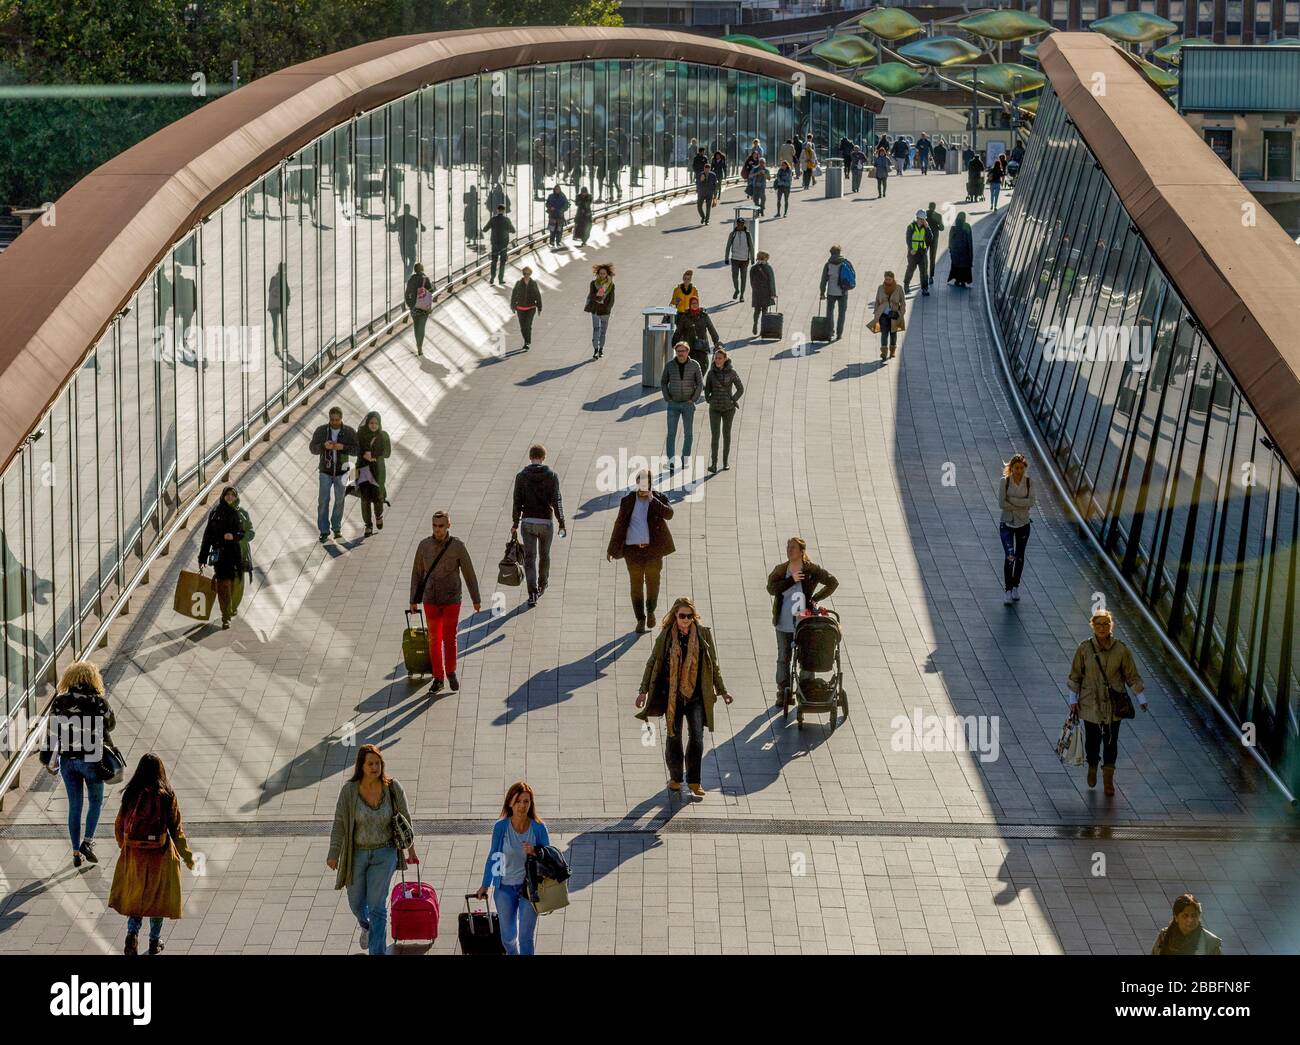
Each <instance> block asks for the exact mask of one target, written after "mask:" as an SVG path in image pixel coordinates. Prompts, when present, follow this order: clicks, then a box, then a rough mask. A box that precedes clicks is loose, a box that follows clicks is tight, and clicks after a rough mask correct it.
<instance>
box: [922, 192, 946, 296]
mask: <svg viewBox="0 0 1300 1045" xmlns="http://www.w3.org/2000/svg"><path fill="white" fill-rule="evenodd" d="M925 223H926V224H927V225H929V226H930V231H931V232H932V233H933V234H934V235H933V237H932V238H931V240H930V282H931V283H933V282H934V263H935V260H936V259H937V258H938V256H939V233H941V232H942V231H943V218H942V217H940V216H939V212H938V211H937V210H935V209H934V203H933V201H931V203H930V206H929V207H927V208H926V210H925Z"/></svg>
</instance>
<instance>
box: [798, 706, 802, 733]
mask: <svg viewBox="0 0 1300 1045" xmlns="http://www.w3.org/2000/svg"><path fill="white" fill-rule="evenodd" d="M797 720H798V722H799V728H800V729H803V708H800V709H799V711H798V715H797Z"/></svg>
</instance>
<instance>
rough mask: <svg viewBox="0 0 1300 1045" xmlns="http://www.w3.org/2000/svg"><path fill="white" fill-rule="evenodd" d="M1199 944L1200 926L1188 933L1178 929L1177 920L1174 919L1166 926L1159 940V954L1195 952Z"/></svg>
mask: <svg viewBox="0 0 1300 1045" xmlns="http://www.w3.org/2000/svg"><path fill="white" fill-rule="evenodd" d="M1200 945H1201V926H1199V925H1198V926H1197V927H1196V928H1195V929H1193V930H1192V931H1191V932H1189V933H1182V932H1179V930H1178V920H1177V919H1174V920H1173V921H1172V922H1170V923H1169V924H1168V925H1167V926H1165V931H1164V933H1163V937H1162V939H1161V942H1160V953H1161V954H1195V953H1196V952H1197V948H1199V947H1200Z"/></svg>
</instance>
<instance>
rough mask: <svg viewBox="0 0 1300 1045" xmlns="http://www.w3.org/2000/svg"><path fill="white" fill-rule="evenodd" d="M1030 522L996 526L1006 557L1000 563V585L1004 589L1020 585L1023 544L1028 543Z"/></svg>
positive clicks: (1023, 563) (1022, 571) (1022, 566)
mask: <svg viewBox="0 0 1300 1045" xmlns="http://www.w3.org/2000/svg"><path fill="white" fill-rule="evenodd" d="M1030 525H1031V524H1030V523H1025V525H1024V526H1015V527H1012V526H1008V525H1007V524H1006V523H1001V524H1000V525H999V526H998V536H999V537H1001V538H1002V551H1003V552H1004V553H1005V554H1006V559H1005V560H1004V561H1003V563H1002V586H1003V588H1004V589H1005V590H1006V591H1010V590H1011V589H1012V588H1019V587H1020V575H1021V574H1022V573H1024V572H1025V546H1026V545H1027V544H1029V527H1030Z"/></svg>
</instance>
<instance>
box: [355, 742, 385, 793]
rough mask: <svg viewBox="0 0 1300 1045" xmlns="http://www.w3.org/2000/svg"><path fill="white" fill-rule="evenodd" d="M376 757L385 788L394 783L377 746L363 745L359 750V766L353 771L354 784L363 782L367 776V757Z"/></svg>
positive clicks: (381, 781)
mask: <svg viewBox="0 0 1300 1045" xmlns="http://www.w3.org/2000/svg"><path fill="white" fill-rule="evenodd" d="M368 755H374V756H375V758H377V759H379V781H380V783H382V784H383V785H384V786H385V787H387V786H388V785H389V784H391V783H392V782H393V778H392V777H390V776H389V775H388V770H387V768H386V767H385V766H384V756H383V754H382V753H381V752H380V750H379V748H378V747H377V746H376V745H375V744H362V745H361V746H360V747H359V748H357V764H356V765H355V766H354V767H353V769H352V780H351V782H352V783H354V784H358V783H360V782H361V779H362V777H364V776H365V775H366V757H367V756H368Z"/></svg>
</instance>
